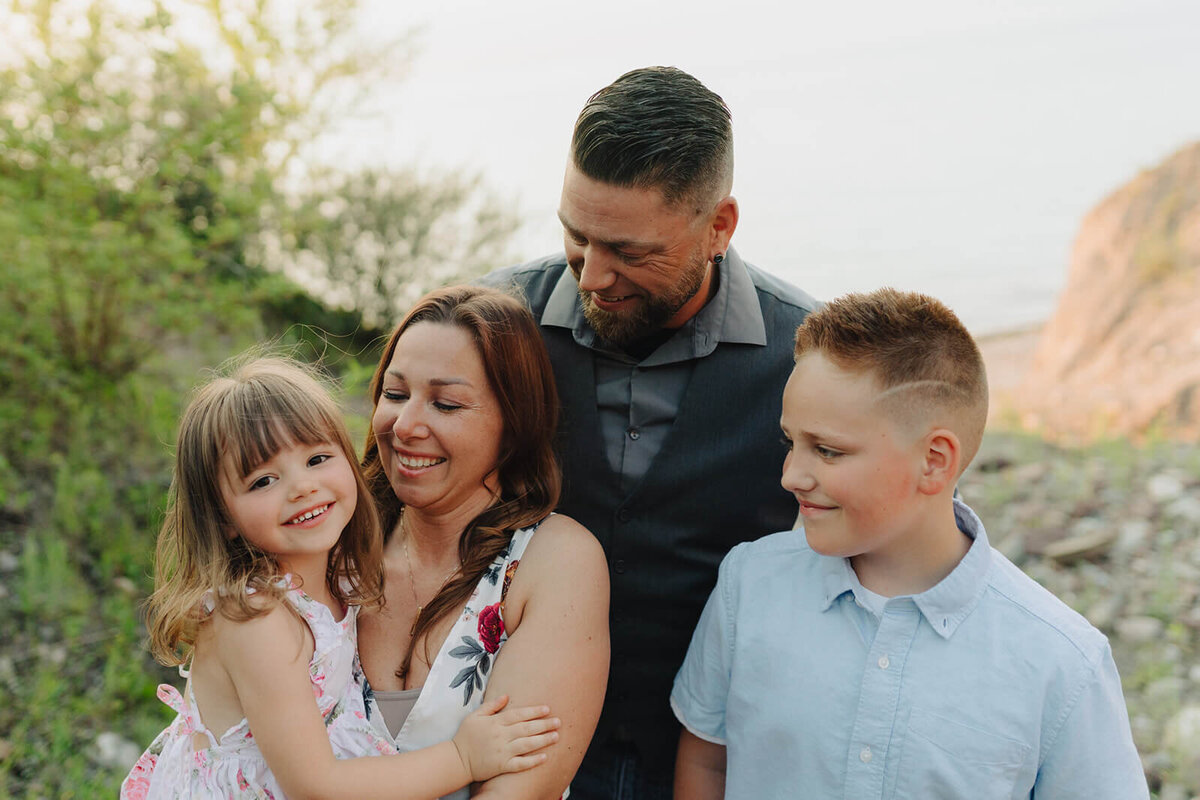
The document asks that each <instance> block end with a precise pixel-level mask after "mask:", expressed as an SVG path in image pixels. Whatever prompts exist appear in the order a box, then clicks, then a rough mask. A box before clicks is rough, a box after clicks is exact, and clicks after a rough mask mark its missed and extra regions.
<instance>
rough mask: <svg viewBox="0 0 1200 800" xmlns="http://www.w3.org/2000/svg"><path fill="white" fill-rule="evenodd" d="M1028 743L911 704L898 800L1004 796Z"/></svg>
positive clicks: (983, 799)
mask: <svg viewBox="0 0 1200 800" xmlns="http://www.w3.org/2000/svg"><path fill="white" fill-rule="evenodd" d="M1030 749H1031V748H1030V746H1029V745H1028V744H1025V743H1023V742H1018V741H1016V740H1014V739H1008V738H1006V737H1003V736H997V735H996V734H994V733H988V732H986V731H981V730H979V729H978V728H973V727H971V726H969V725H964V724H962V723H961V722H955V721H954V720H952V719H947V718H946V717H941V716H938V715H937V714H932V713H930V712H928V711H924V710H922V709H919V708H914V709H913V710H912V714H911V715H910V716H909V719H908V734H907V736H905V739H904V750H903V752H902V753H901V756H900V768H899V773H898V775H897V778H896V794H895V798H896V800H960V799H961V798H964V797H970V798H972V800H1007V798H1011V797H1012V796H1013V792H1014V789H1015V788H1016V782H1017V777H1018V776H1019V775H1020V773H1021V766H1022V764H1024V763H1025V759H1026V758H1027V757H1028V756H1029V751H1030Z"/></svg>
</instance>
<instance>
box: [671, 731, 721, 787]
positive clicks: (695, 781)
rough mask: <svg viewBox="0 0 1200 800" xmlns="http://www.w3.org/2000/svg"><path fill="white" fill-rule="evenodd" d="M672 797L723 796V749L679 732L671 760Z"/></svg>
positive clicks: (688, 732) (691, 734)
mask: <svg viewBox="0 0 1200 800" xmlns="http://www.w3.org/2000/svg"><path fill="white" fill-rule="evenodd" d="M675 796H676V797H686V798H688V800H721V798H722V797H724V796H725V745H721V744H714V743H713V742H706V741H704V740H703V739H701V738H700V737H699V736H696V735H695V734H693V733H691V732H690V731H688V729H687V728H684V729H683V732H682V733H680V734H679V755H678V756H676V758H675Z"/></svg>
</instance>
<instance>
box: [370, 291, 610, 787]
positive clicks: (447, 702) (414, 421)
mask: <svg viewBox="0 0 1200 800" xmlns="http://www.w3.org/2000/svg"><path fill="white" fill-rule="evenodd" d="M371 396H372V400H373V401H374V405H375V410H374V414H373V416H372V421H371V428H372V430H371V434H370V435H369V436H368V440H367V448H366V453H365V456H364V459H363V468H364V473H365V476H366V479H367V482H368V484H369V485H370V487H371V491H372V493H373V495H374V497H375V501H376V504H377V506H378V508H379V511H380V514H381V517H382V521H383V529H384V531H385V539H384V571H385V572H384V578H385V581H384V587H385V597H386V604H385V606H384V607H383V608H382V609H380V610H378V611H376V612H374V613H368V614H363V615H361V616H360V618H359V652H360V654H361V658H362V664H363V669H364V671H365V672H366V674H367V677H368V679H369V680H370V682H371V686H372V688H373V690H374V692H375V697H376V703H375V704H374V705H373V706H372V708H373V709H374V710H375V711H378V712H379V713H372V715H371V716H372V723H373V724H375V726H376V728H377V729H379V730H380V731H381V732H384V728H385V727H386V728H387V729H388V730H387V733H388V734H389V735H391V736H392V737H393V739H394V740H395V742H396V745H397V746H398V747H399V748H400V749H401V750H402V751H407V750H411V749H416V748H420V747H424V746H426V745H428V744H431V743H433V742H438V741H444V740H446V739H448V738H449V737H450V736H451V735H452V734H453V732H454V730H455V728H456V727H457V725H458V723H459V721H460V720H461V719H462V717H463V716H464V715H466V714H468V713H469V712H470V711H471V710H473V709H474V708H475V707H477V706H478V705H479V704H480V703H481V702H482V701H483V697H484V696H488V697H492V696H499V695H501V694H507V695H509V696H510V697H511V698H512V703H514V704H516V705H526V704H529V703H534V702H536V703H539V704H542V703H544V704H548V705H549V706H550V708H551V711H552V713H554V714H555V715H557V716H559V717H560V718H561V719H562V728H561V729H560V737H561V738H560V739H559V741H558V743H557V744H556V745H554V746H552V747H550V748H549V750H548V754H549V759H548V760H547V762H546V763H545V764H543V765H541V766H538V767H536V768H534V769H532V770H529V771H527V772H524V773H521V774H520V775H503V776H499V777H497V778H493V779H492V780H490V781H487V782H486V783H484V784H482V785H480V786H478V787H476V790H475V796H477V797H488V798H521V800H525V799H526V798H543V797H545V798H556V797H558V796H559V795H560V794H561V793H562V792H563V791H564V789H565V788H566V787H567V785H568V783H569V782H570V780H571V777H572V776H573V775H574V773H575V770H576V769H577V768H578V766H579V762H580V761H581V760H582V759H583V754H584V751H585V750H586V749H587V745H588V742H589V740H590V739H591V736H592V733H593V731H594V729H595V726H596V720H597V719H598V718H599V715H600V706H601V703H602V701H603V699H604V686H605V682H606V680H607V677H608V656H609V651H608V568H607V564H606V562H605V558H604V553H603V550H602V549H601V548H600V545H599V543H598V542H597V541H596V540H595V538H594V537H593V536H592V535H591V534H590V533H589V532H588V531H587V530H586V529H585V528H583V527H582V526H580V525H579V524H578V523H576V522H575V521H574V520H572V519H570V518H569V517H564V516H562V515H560V514H554V515H552V514H551V512H552V510H553V509H554V506H555V504H556V503H557V502H558V491H559V471H558V466H557V463H556V462H555V460H554V454H553V437H554V429H555V425H556V422H557V413H558V398H557V393H556V391H555V388H554V378H553V373H552V371H551V367H550V361H549V358H548V356H547V355H546V349H545V345H544V344H543V343H542V339H541V335H540V334H539V333H538V330H537V325H536V323H535V322H534V321H533V317H532V316H531V315H530V313H529V312H528V310H526V308H525V307H524V306H523V305H522V304H521V303H520V302H519V301H518V300H516V299H515V298H512V297H510V296H508V295H506V294H503V293H502V292H498V291H496V290H493V289H485V288H480V287H452V288H448V289H440V290H437V291H434V292H431V293H430V294H428V295H426V296H425V298H423V299H422V300H420V301H419V302H418V303H417V305H416V306H415V307H414V308H413V309H412V310H411V311H409V313H408V315H407V316H406V317H405V318H404V320H403V321H402V322H401V323H400V325H399V327H397V328H396V330H395V332H394V333H393V334H392V336H391V339H390V340H389V341H388V345H387V348H386V350H385V351H384V354H383V358H382V359H381V361H380V363H379V367H378V368H377V369H376V371H375V377H374V379H373V380H372V382H371ZM518 566H519V569H518ZM409 709H411V710H409ZM455 796H456V797H460V796H461V797H466V791H465V790H464V791H463V792H461V793H459V795H455Z"/></svg>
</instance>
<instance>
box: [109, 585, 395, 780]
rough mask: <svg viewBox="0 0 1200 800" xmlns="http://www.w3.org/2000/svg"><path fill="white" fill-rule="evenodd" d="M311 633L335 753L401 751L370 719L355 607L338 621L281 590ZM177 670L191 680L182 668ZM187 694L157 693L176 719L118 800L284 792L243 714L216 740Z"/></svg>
mask: <svg viewBox="0 0 1200 800" xmlns="http://www.w3.org/2000/svg"><path fill="white" fill-rule="evenodd" d="M284 597H285V598H286V599H287V602H289V603H291V604H292V606H293V607H294V608H295V609H296V611H297V612H298V613H299V614H300V616H301V618H302V619H303V620H304V621H305V622H306V623H307V624H308V627H309V628H310V629H311V630H312V634H313V640H314V642H315V647H314V648H313V656H312V660H311V661H310V662H309V665H308V672H309V678H310V679H311V680H312V688H313V695H314V697H315V698H316V702H317V708H318V710H319V711H320V712H321V716H322V717H323V718H324V719H325V730H326V731H327V732H328V734H329V742H330V744H331V745H333V753H334V755H335V756H337V757H338V758H354V757H355V756H370V755H387V754H391V753H395V752H396V748H395V747H394V746H393V745H392V744H391V742H390V740H389V739H387V738H386V737H381V736H379V735H378V734H377V733H376V732H375V730H374V728H373V727H372V726H371V724H370V722H368V720H367V708H366V698H365V694H366V693H367V691H368V687H367V682H366V678H365V677H364V676H363V672H362V668H361V667H360V666H359V663H358V648H357V644H358V634H357V628H356V626H355V619H356V617H357V615H358V607H357V606H350V608H349V609H348V610H347V612H346V615H345V616H344V617H343V618H342V619H341V621H338V620H335V619H334V618H333V614H332V613H330V611H329V609H328V608H327V607H326V606H325V605H324V604H323V603H319V602H317V601H316V600H313V599H312V598H311V597H309V596H308V595H307V594H305V593H304V592H303V591H301V590H300V589H289V590H288V591H287V593H286V594H285V595H284ZM179 672H180V674H181V675H183V676H184V677H187V671H186V670H184V669H183V668H182V667H181V668H180V670H179ZM185 691H186V692H187V697H186V699H185V698H184V697H183V696H181V695H180V694H179V692H178V691H177V690H176V689H175V687H173V686H170V685H168V684H165V683H164V684H162V685H160V686H159V687H158V697H159V699H161V700H162V701H163V702H164V703H166V704H167V705H169V706H170V707H171V708H173V709H175V711H176V717H175V720H174V721H173V722H172V723H171V724H170V726H169V727H167V729H166V730H164V731H163V732H162V733H160V734H159V735H158V737H157V738H156V739H155V740H154V742H153V743H152V744H151V745H150V747H149V749H147V750H146V752H145V753H143V754H142V757H141V758H140V759H138V762H137V764H135V765H134V767H133V769H132V770H131V771H130V773H129V776H128V777H127V778H125V782H124V783H122V784H121V800H159V798H183V797H197V798H199V797H214V798H215V797H220V798H229V799H230V800H243V798H246V799H248V798H264V799H267V798H269V799H270V800H283V799H284V798H285V797H286V795H284V793H283V791H282V790H281V789H280V788H279V783H278V782H277V781H276V780H275V776H274V775H272V774H271V770H270V769H269V768H268V767H267V762H266V761H265V760H264V759H263V756H262V753H261V752H260V751H259V749H258V744H257V743H256V742H255V740H254V734H253V733H252V732H251V731H250V724H249V723H248V722H247V721H246V720H245V719H242V721H241V722H239V723H237V724H236V725H234V726H233V727H231V728H230V729H229V730H227V731H225V733H223V734H221V735H220V736H219V737H218V736H215V735H214V734H213V732H212V731H210V730H208V728H206V727H204V723H203V722H202V721H201V719H200V713H199V711H198V709H197V706H196V697H195V695H194V694H193V692H192V682H191V681H188V682H187V687H186V689H185ZM195 734H199V735H201V736H204V737H207V739H208V744H209V746H208V747H205V748H203V749H197V748H196V745H195V744H194V743H193V741H194V739H193V736H194V735H195Z"/></svg>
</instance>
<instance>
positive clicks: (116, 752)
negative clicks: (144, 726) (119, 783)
mask: <svg viewBox="0 0 1200 800" xmlns="http://www.w3.org/2000/svg"><path fill="white" fill-rule="evenodd" d="M88 755H89V756H90V757H91V759H92V761H94V762H96V764H98V765H99V766H101V767H106V768H108V769H120V768H124V769H129V768H130V767H132V766H133V765H134V764H135V763H136V762H137V760H138V759H139V758H141V756H142V748H141V747H139V746H138V745H136V744H134V743H133V742H131V741H129V740H128V739H126V738H125V737H123V736H121V735H120V734H118V733H113V732H112V731H105V732H104V733H102V734H100V735H99V736H97V737H96V738H95V740H94V741H93V742H92V746H91V747H90V748H89V749H88Z"/></svg>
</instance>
